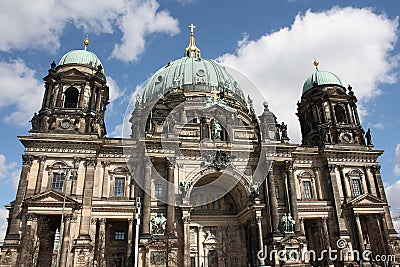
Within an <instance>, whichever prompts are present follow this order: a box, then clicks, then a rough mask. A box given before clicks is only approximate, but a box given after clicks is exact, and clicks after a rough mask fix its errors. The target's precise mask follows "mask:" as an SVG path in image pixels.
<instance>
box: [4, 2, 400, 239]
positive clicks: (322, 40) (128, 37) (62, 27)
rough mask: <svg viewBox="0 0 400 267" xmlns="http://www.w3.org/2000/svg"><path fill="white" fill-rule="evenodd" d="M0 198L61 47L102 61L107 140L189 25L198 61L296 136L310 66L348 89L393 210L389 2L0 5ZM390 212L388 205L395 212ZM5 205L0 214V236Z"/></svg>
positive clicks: (397, 143) (176, 50) (397, 164)
mask: <svg viewBox="0 0 400 267" xmlns="http://www.w3.org/2000/svg"><path fill="white" fill-rule="evenodd" d="M0 6H1V7H2V9H1V10H0V81H1V82H0V96H1V97H0V126H1V129H2V130H1V140H3V141H2V142H1V145H0V204H2V205H4V204H7V203H9V202H10V201H12V200H13V199H14V197H15V190H16V183H17V181H18V176H19V171H20V165H21V154H22V153H23V147H22V145H21V144H20V143H19V141H18V139H17V136H19V135H26V134H28V130H29V127H30V125H29V122H28V121H29V120H30V118H31V117H32V115H33V113H34V112H36V111H38V110H39V107H40V104H41V101H42V94H43V90H44V87H43V82H42V77H44V76H45V75H46V74H47V70H48V68H49V67H50V63H51V62H52V61H53V60H54V61H56V62H57V63H58V61H59V59H60V58H61V57H62V56H63V55H64V54H65V53H66V52H68V51H70V50H73V49H82V48H83V44H82V41H83V39H84V38H85V37H86V34H88V35H89V39H90V42H91V44H90V45H89V47H88V50H90V51H92V52H94V53H96V54H97V55H98V57H99V58H100V59H101V61H102V62H103V66H104V70H105V74H106V76H107V79H108V82H109V86H110V88H111V100H112V102H111V104H110V106H109V109H108V111H107V112H108V113H107V115H106V125H107V130H108V133H109V136H119V135H121V133H120V129H121V124H122V123H123V117H124V114H125V109H126V106H127V105H128V102H129V98H130V96H131V95H132V93H133V92H134V91H135V88H136V87H137V86H138V85H140V84H142V83H143V82H145V81H146V79H147V78H149V77H150V76H151V74H152V73H154V72H155V71H156V70H157V69H159V68H160V67H162V66H163V65H165V64H166V63H167V62H168V61H171V60H174V59H177V58H179V57H181V56H182V55H183V52H184V48H185V47H186V46H187V44H188V36H189V29H188V25H189V24H191V23H193V24H195V25H196V26H197V29H196V30H195V34H196V41H197V44H198V46H199V47H200V49H201V51H202V56H203V57H206V58H212V59H217V60H219V61H220V62H222V63H225V64H228V65H230V66H232V67H234V68H236V69H238V70H239V71H241V72H242V73H244V74H246V75H247V76H248V77H249V78H251V79H252V80H253V81H254V82H255V83H256V84H257V85H258V87H259V88H260V90H261V91H262V92H263V94H264V96H265V98H266V99H267V100H268V102H269V103H270V107H271V109H272V110H273V112H274V113H275V114H276V115H277V117H278V120H279V121H280V122H281V121H285V122H286V123H287V124H288V130H289V137H290V138H291V139H292V142H295V143H298V142H299V141H300V130H299V123H298V120H297V117H296V115H295V109H296V102H297V100H299V99H300V97H301V90H302V85H303V82H304V81H305V80H306V78H307V77H308V76H309V75H310V74H311V73H312V72H313V71H314V67H313V65H312V62H313V60H314V58H317V59H318V60H319V61H320V69H323V70H328V71H332V72H334V73H336V74H337V75H338V76H339V77H340V78H341V80H342V82H343V84H344V85H347V84H351V85H352V86H353V88H354V91H355V93H356V96H357V97H358V98H359V100H360V101H359V109H360V113H361V115H362V124H363V126H364V128H365V129H366V128H368V127H370V128H371V132H372V137H373V143H374V145H375V148H377V149H383V150H385V153H384V155H383V156H382V157H381V158H380V163H381V165H382V174H383V179H384V183H385V185H386V187H387V193H388V197H389V200H390V203H391V204H392V206H393V208H394V209H393V211H394V213H395V214H396V215H399V214H400V212H399V208H400V198H398V197H397V196H398V194H400V134H399V132H400V120H399V118H398V116H399V115H400V112H399V111H400V110H399V109H400V108H399V105H398V101H399V100H400V91H399V83H400V82H399V72H400V68H399V60H400V48H399V44H398V38H399V34H400V32H399V27H398V22H399V19H398V16H399V15H400V14H399V10H400V3H399V2H398V1H389V0H387V1H368V0H360V1H348V0H347V1H312V0H306V1H303V0H291V1H284V0H280V1H278V0H274V1H259V0H258V1H256V0H250V1H222V0H214V1H205V0H203V1H202V0H158V1H156V0H131V1H129V0H114V1H109V0H96V1H94V0H86V1H78V0H70V1H56V0H42V1H40V2H38V1H23V0H15V1H7V0H0ZM396 209H397V210H396ZM6 217H7V212H6V211H5V210H4V209H0V219H1V220H2V226H0V230H1V229H2V230H3V231H4V229H5V221H4V218H6Z"/></svg>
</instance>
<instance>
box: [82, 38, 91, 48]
mask: <svg viewBox="0 0 400 267" xmlns="http://www.w3.org/2000/svg"><path fill="white" fill-rule="evenodd" d="M89 44H90V42H89V37H88V35H86V38H85V40H84V41H83V45H84V46H85V51H86V48H87V47H88V45H89Z"/></svg>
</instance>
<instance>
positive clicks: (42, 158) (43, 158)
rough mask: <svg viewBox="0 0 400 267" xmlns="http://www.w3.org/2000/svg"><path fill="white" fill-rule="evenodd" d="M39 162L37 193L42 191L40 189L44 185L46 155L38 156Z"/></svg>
mask: <svg viewBox="0 0 400 267" xmlns="http://www.w3.org/2000/svg"><path fill="white" fill-rule="evenodd" d="M38 163H39V169H38V174H37V177H36V185H35V194H38V193H40V189H41V187H42V181H43V171H44V166H45V163H46V156H45V155H40V156H39V158H38Z"/></svg>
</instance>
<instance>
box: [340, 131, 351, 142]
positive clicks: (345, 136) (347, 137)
mask: <svg viewBox="0 0 400 267" xmlns="http://www.w3.org/2000/svg"><path fill="white" fill-rule="evenodd" d="M342 138H343V141H345V142H350V140H351V136H350V135H349V134H347V133H346V134H344V135H343V137H342Z"/></svg>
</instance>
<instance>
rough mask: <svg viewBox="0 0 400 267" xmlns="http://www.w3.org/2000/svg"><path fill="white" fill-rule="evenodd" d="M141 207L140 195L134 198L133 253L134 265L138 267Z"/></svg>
mask: <svg viewBox="0 0 400 267" xmlns="http://www.w3.org/2000/svg"><path fill="white" fill-rule="evenodd" d="M141 208H142V203H141V202H140V197H137V198H136V211H135V221H136V225H135V253H134V265H133V266H134V267H138V259H139V226H140V210H141Z"/></svg>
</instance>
